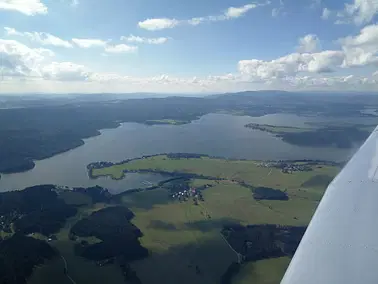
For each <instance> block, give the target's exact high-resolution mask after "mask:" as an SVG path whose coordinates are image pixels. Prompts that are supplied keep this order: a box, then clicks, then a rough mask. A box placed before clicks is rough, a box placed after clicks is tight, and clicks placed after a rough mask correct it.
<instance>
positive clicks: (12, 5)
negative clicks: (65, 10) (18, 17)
mask: <svg viewBox="0 0 378 284" xmlns="http://www.w3.org/2000/svg"><path fill="white" fill-rule="evenodd" d="M0 10H9V11H17V12H20V13H23V14H25V15H28V16H34V15H36V14H47V7H46V6H45V5H44V4H43V3H42V2H41V1H40V0H0Z"/></svg>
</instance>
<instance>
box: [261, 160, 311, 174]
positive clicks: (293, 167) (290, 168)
mask: <svg viewBox="0 0 378 284" xmlns="http://www.w3.org/2000/svg"><path fill="white" fill-rule="evenodd" d="M258 166H259V167H263V168H278V169H281V171H282V172H283V173H287V174H290V173H293V172H309V171H312V168H311V167H310V166H309V165H301V164H293V163H287V162H261V163H259V164H258Z"/></svg>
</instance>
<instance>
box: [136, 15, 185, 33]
mask: <svg viewBox="0 0 378 284" xmlns="http://www.w3.org/2000/svg"><path fill="white" fill-rule="evenodd" d="M179 23H180V22H179V21H178V20H176V19H167V18H162V19H147V20H144V21H142V22H139V23H138V26H139V27H140V28H142V29H145V30H150V31H156V30H163V29H171V28H174V27H176V26H177V25H179Z"/></svg>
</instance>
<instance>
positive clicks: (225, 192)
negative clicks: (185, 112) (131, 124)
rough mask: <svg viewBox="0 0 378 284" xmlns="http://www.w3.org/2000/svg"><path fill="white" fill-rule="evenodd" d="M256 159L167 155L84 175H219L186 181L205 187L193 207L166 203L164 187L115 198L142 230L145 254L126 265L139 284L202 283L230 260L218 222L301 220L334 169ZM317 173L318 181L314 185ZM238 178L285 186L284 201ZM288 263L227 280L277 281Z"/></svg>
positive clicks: (248, 268) (252, 267)
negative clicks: (256, 192) (301, 168)
mask: <svg viewBox="0 0 378 284" xmlns="http://www.w3.org/2000/svg"><path fill="white" fill-rule="evenodd" d="M258 164H259V162H256V161H239V160H238V161H234V160H224V159H212V158H207V157H204V158H197V159H184V158H181V159H169V158H168V157H167V156H165V155H160V156H154V157H149V158H145V159H141V160H133V161H130V162H128V163H124V164H120V165H114V166H110V167H105V168H102V169H93V172H92V175H93V176H94V177H99V176H105V175H108V176H111V177H112V178H122V177H123V175H124V172H123V171H124V170H135V171H138V170H146V169H148V170H156V171H167V172H174V171H177V172H183V173H194V174H202V175H204V176H208V177H213V178H222V179H224V180H209V179H198V178H197V179H193V180H191V184H192V186H195V187H197V186H201V185H204V184H212V185H213V187H210V188H208V189H206V190H204V191H203V196H204V200H205V201H203V202H200V204H199V205H194V204H193V202H192V201H187V202H179V201H177V200H172V199H171V198H170V197H169V192H168V191H167V190H166V189H164V188H160V189H155V190H151V191H143V192H137V193H133V194H126V195H123V196H122V199H121V202H122V203H123V204H125V205H126V206H128V207H130V208H131V209H132V211H133V212H134V213H135V218H134V219H133V223H134V224H135V225H136V226H137V227H138V228H140V229H141V231H142V232H143V234H144V236H143V237H142V238H141V243H142V245H143V246H144V247H146V248H148V249H149V251H150V253H151V255H150V257H148V258H146V259H144V260H140V261H137V262H133V263H132V267H133V268H134V270H135V271H136V272H137V274H138V277H139V278H140V279H141V281H142V283H144V284H152V283H156V279H159V282H161V283H178V282H180V283H183V284H186V283H188V284H189V283H204V284H205V283H206V284H208V283H219V281H220V277H221V276H222V274H223V273H224V272H225V271H226V269H227V267H228V266H229V265H230V264H231V263H232V262H235V261H237V256H236V254H235V252H234V251H233V250H232V249H231V248H230V247H229V246H228V244H227V243H226V241H225V240H224V239H223V238H222V236H221V234H220V230H221V229H222V227H223V226H224V225H225V224H228V223H230V222H232V223H234V222H237V223H241V224H243V225H248V224H265V223H271V224H282V225H306V224H308V222H309V221H310V219H311V217H312V215H313V213H314V211H315V209H316V207H317V205H318V202H319V200H320V199H321V197H322V195H323V193H324V190H325V188H326V184H324V180H325V179H324V176H329V177H331V178H332V177H334V176H335V175H336V174H337V172H338V171H339V168H337V167H333V166H325V165H317V166H313V167H312V168H313V170H312V171H309V172H294V173H292V174H285V173H283V172H282V171H281V170H280V169H277V168H268V167H260V166H258ZM126 174H127V173H126ZM317 176H318V177H321V178H319V180H318V182H314V180H315V181H317V180H316V178H314V177H317ZM309 180H311V182H308V183H307V184H309V186H308V187H305V186H304V184H305V185H306V182H307V181H309ZM240 182H245V183H247V184H248V185H252V186H265V187H272V188H277V189H281V190H287V194H288V195H289V200H288V201H280V200H271V201H268V200H262V201H256V200H255V199H254V198H253V195H252V192H251V189H249V188H247V187H244V186H241V185H240ZM322 182H323V184H322ZM208 215H210V216H211V219H209V218H207V216H208ZM288 263H289V258H287V257H283V258H278V259H266V260H262V261H258V262H255V263H246V264H243V266H242V269H241V271H240V272H239V274H238V275H237V276H236V277H235V278H234V279H233V282H232V283H234V284H235V283H236V284H239V283H240V284H243V283H258V284H262V283H264V284H268V283H269V284H274V283H279V281H280V279H281V277H282V275H283V273H284V271H285V269H286V268H287V265H288ZM196 266H197V267H198V268H199V270H200V272H199V273H198V271H196V269H195V267H196Z"/></svg>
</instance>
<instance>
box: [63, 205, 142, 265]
mask: <svg viewBox="0 0 378 284" xmlns="http://www.w3.org/2000/svg"><path fill="white" fill-rule="evenodd" d="M133 217H134V213H133V212H131V211H130V210H129V209H128V208H126V207H123V206H116V207H108V208H105V209H101V210H99V211H96V212H94V213H92V214H91V215H90V216H89V217H87V218H83V219H81V220H80V221H79V222H77V223H76V224H75V225H74V226H73V227H72V228H71V230H70V235H71V238H72V237H75V236H78V237H90V236H94V237H96V238H98V239H100V240H101V242H99V243H96V244H91V245H88V244H85V243H84V244H77V246H76V253H77V254H78V255H80V256H83V257H85V258H88V259H91V260H96V261H99V260H106V259H109V258H112V257H117V256H122V257H123V258H124V259H125V260H127V261H132V260H136V259H140V258H144V257H147V256H148V251H147V250H146V249H145V248H143V247H142V246H141V244H140V242H139V238H140V237H141V236H142V232H141V231H140V230H139V229H138V228H137V227H136V226H135V225H134V224H132V223H131V222H130V220H131V219H132V218H133Z"/></svg>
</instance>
